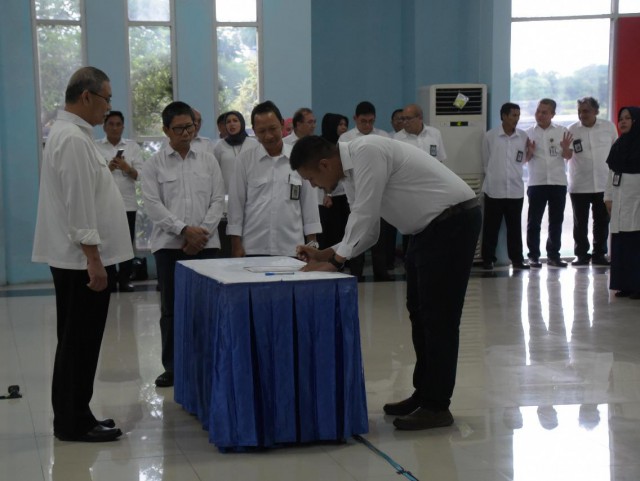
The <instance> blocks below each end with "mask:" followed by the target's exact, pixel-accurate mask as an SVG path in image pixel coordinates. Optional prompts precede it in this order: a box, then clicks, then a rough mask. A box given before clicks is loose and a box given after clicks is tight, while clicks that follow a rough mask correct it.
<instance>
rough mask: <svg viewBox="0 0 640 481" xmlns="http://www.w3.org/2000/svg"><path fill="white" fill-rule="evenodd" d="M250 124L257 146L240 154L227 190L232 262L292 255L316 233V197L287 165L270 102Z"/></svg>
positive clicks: (287, 149)
mask: <svg viewBox="0 0 640 481" xmlns="http://www.w3.org/2000/svg"><path fill="white" fill-rule="evenodd" d="M251 124H252V127H253V131H254V132H255V135H256V138H257V139H258V142H259V143H260V145H258V146H256V147H254V148H252V149H250V150H248V151H246V152H242V153H241V154H240V155H239V156H238V159H237V163H236V170H235V174H234V177H233V180H232V182H231V185H229V223H228V224H227V235H228V236H230V237H231V254H232V256H233V257H244V256H291V257H293V256H295V255H296V246H297V245H298V244H301V243H304V242H313V243H314V244H315V245H317V242H316V234H318V233H320V232H322V226H321V224H320V214H319V212H318V196H317V192H316V190H315V189H314V188H313V187H311V185H310V184H309V182H307V181H306V180H303V179H302V178H301V177H300V176H299V175H298V173H297V172H295V171H292V170H291V167H290V166H289V154H290V153H291V146H290V145H289V144H285V143H283V142H282V124H283V120H282V115H281V113H280V110H279V109H278V107H277V106H276V105H275V104H274V103H273V102H271V101H266V102H263V103H261V104H258V105H256V106H255V107H254V108H253V111H252V112H251Z"/></svg>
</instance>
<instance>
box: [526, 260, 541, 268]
mask: <svg viewBox="0 0 640 481" xmlns="http://www.w3.org/2000/svg"><path fill="white" fill-rule="evenodd" d="M529 267H532V268H536V269H540V268H541V267H542V262H540V260H539V259H532V258H531V257H529Z"/></svg>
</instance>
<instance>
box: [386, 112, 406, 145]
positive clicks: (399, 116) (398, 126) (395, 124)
mask: <svg viewBox="0 0 640 481" xmlns="http://www.w3.org/2000/svg"><path fill="white" fill-rule="evenodd" d="M403 127H404V120H403V109H395V110H394V111H393V112H392V113H391V128H392V129H393V130H392V131H391V132H389V136H390V137H391V138H393V136H394V135H395V134H396V133H398V132H400V131H401V130H402V128H403Z"/></svg>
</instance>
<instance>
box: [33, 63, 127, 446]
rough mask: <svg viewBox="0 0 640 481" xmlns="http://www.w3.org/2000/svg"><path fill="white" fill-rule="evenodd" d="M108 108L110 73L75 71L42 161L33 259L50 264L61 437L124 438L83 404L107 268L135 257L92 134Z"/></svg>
mask: <svg viewBox="0 0 640 481" xmlns="http://www.w3.org/2000/svg"><path fill="white" fill-rule="evenodd" d="M110 108H111V84H110V82H109V77H107V75H106V74H105V73H104V72H102V71H101V70H99V69H97V68H94V67H83V68H81V69H80V70H78V71H76V72H75V73H74V74H73V75H72V76H71V79H70V80H69V83H68V85H67V89H66V93H65V107H64V110H61V111H59V112H58V116H57V119H56V122H55V123H54V124H53V127H52V128H51V131H50V133H49V137H48V138H47V143H46V146H45V148H44V156H43V159H42V172H41V176H40V198H39V199H38V217H37V220H36V231H35V237H34V240H33V257H32V259H33V261H34V262H44V263H47V264H49V267H50V269H51V274H52V276H53V284H54V287H55V291H56V318H57V340H58V345H57V347H56V356H55V361H54V365H53V379H52V387H51V401H52V405H53V434H54V435H55V436H56V437H57V438H58V439H61V440H63V441H83V442H104V441H113V440H115V439H117V438H118V437H119V436H121V435H122V431H121V430H120V429H118V428H116V427H115V422H114V421H113V420H112V419H105V420H102V421H99V420H97V419H96V418H95V417H94V415H93V414H92V412H91V408H90V406H89V403H90V402H91V398H92V396H93V382H94V379H95V374H96V368H97V365H98V357H99V355H100V345H101V344H102V335H103V332H104V327H105V324H106V321H107V313H108V310H109V298H110V295H111V293H110V292H111V291H110V290H109V289H108V288H107V287H108V273H109V271H110V270H113V269H114V267H113V266H114V264H117V263H119V262H123V261H126V260H128V259H131V258H132V257H133V251H132V249H131V242H130V240H129V235H128V227H127V216H126V215H125V209H124V203H123V201H122V196H121V195H120V192H119V191H118V187H117V186H116V184H115V182H114V181H113V176H112V175H111V172H110V171H109V167H108V166H107V161H106V160H105V158H104V157H103V156H102V155H101V154H100V152H99V151H98V149H97V147H96V145H95V143H94V141H93V137H92V134H93V131H92V127H94V126H96V125H100V124H102V121H103V119H104V116H105V115H106V113H107V112H108V111H109V110H110Z"/></svg>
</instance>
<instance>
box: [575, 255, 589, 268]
mask: <svg viewBox="0 0 640 481" xmlns="http://www.w3.org/2000/svg"><path fill="white" fill-rule="evenodd" d="M589 262H591V259H589V258H588V257H578V258H577V259H576V260H575V261H573V262H572V263H571V265H572V266H574V267H580V266H588V265H589Z"/></svg>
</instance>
